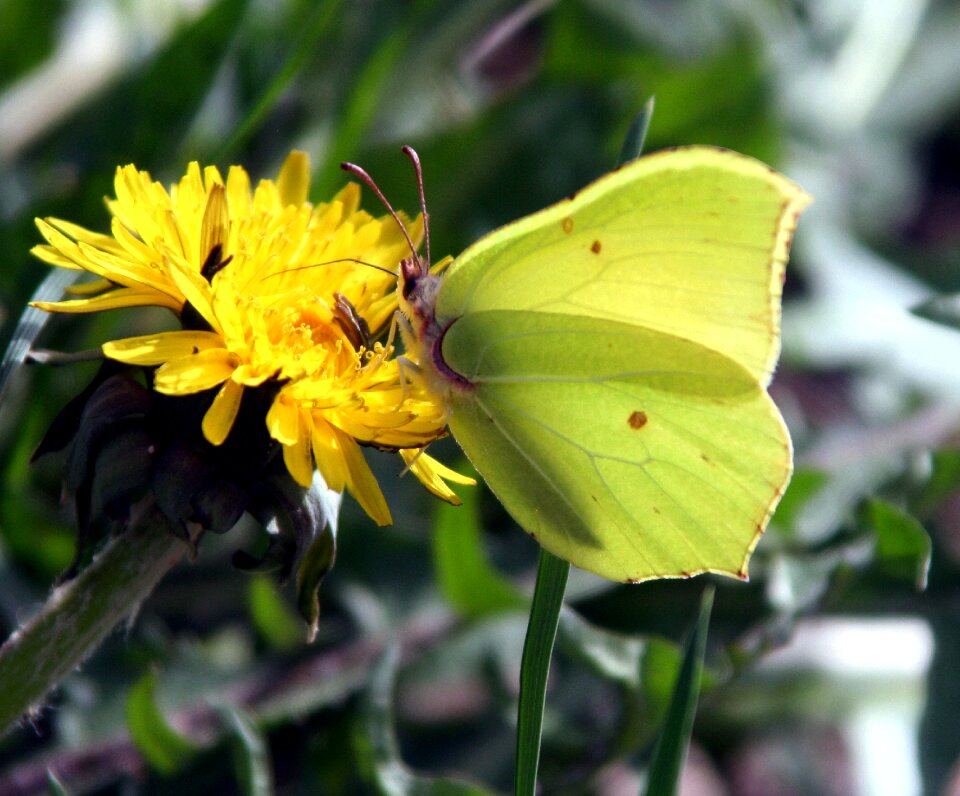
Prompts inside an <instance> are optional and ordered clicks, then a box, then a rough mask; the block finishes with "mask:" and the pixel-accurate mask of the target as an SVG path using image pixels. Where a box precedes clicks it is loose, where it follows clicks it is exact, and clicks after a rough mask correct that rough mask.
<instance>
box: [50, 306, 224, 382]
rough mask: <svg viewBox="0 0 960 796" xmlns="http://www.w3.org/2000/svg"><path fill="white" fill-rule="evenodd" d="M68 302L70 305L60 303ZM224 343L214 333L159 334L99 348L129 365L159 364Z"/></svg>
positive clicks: (108, 355) (108, 344) (113, 342)
mask: <svg viewBox="0 0 960 796" xmlns="http://www.w3.org/2000/svg"><path fill="white" fill-rule="evenodd" d="M63 303H71V302H63ZM222 347H223V340H222V339H221V338H220V336H219V335H216V334H214V333H213V332H192V331H179V332H159V333H158V334H145V335H140V336H139V337H126V338H124V339H122V340H112V341H110V342H109V343H104V344H103V346H102V347H101V348H102V350H103V355H104V356H105V357H108V358H110V359H115V360H117V361H118V362H126V363H127V364H129V365H148V366H149V365H159V364H161V363H163V362H166V361H168V360H170V359H178V358H180V357H186V356H189V355H191V354H195V353H197V352H199V351H205V350H207V349H211V348H222Z"/></svg>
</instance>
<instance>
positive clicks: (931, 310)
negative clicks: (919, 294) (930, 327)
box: [910, 293, 960, 329]
mask: <svg viewBox="0 0 960 796" xmlns="http://www.w3.org/2000/svg"><path fill="white" fill-rule="evenodd" d="M910 312H912V313H913V314H914V315H917V316H918V317H920V318H925V319H926V320H928V321H933V322H934V323H939V324H941V325H943V326H949V327H950V328H951V329H960V293H951V294H949V295H946V296H935V297H934V298H932V299H928V300H927V301H924V302H923V303H921V304H918V305H917V306H916V307H911V309H910Z"/></svg>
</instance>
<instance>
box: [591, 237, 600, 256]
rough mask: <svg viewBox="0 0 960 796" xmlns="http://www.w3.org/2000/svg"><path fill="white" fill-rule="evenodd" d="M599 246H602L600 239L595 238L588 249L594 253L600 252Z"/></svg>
mask: <svg viewBox="0 0 960 796" xmlns="http://www.w3.org/2000/svg"><path fill="white" fill-rule="evenodd" d="M601 248H603V247H602V246H601V245H600V241H598V240H595V241H594V242H593V245H592V246H591V247H590V251H592V252H593V253H594V254H600V249H601Z"/></svg>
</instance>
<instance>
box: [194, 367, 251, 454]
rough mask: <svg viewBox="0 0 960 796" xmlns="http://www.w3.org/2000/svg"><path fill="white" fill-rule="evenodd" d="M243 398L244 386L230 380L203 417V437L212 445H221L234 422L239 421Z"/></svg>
mask: <svg viewBox="0 0 960 796" xmlns="http://www.w3.org/2000/svg"><path fill="white" fill-rule="evenodd" d="M242 397H243V385H242V384H237V382H235V381H233V380H232V379H228V380H227V381H226V383H225V384H224V385H223V387H221V388H220V391H219V392H218V393H217V396H216V398H214V399H213V403H212V404H210V408H209V409H208V410H207V413H206V414H205V415H204V416H203V423H202V424H201V428H202V429H203V436H204V437H206V438H207V441H208V442H209V443H210V444H211V445H221V444H222V443H223V441H224V440H225V439H226V438H227V436H228V435H229V434H230V429H231V428H233V421H234V420H236V419H237V412H238V411H239V410H240V399H241V398H242Z"/></svg>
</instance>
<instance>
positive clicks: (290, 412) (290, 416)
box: [267, 392, 303, 445]
mask: <svg viewBox="0 0 960 796" xmlns="http://www.w3.org/2000/svg"><path fill="white" fill-rule="evenodd" d="M299 415H300V409H299V407H298V406H297V404H296V403H295V402H294V401H291V400H289V398H288V396H287V395H286V394H285V393H283V392H281V393H280V394H279V395H278V396H277V397H276V399H275V400H274V402H273V403H272V404H271V405H270V409H269V410H267V431H269V432H270V436H271V437H273V439H275V440H276V441H277V442H279V443H281V444H283V445H294V444H296V443H297V442H299V441H300V440H301V437H302V436H303V434H302V430H301V427H300V417H299Z"/></svg>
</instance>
